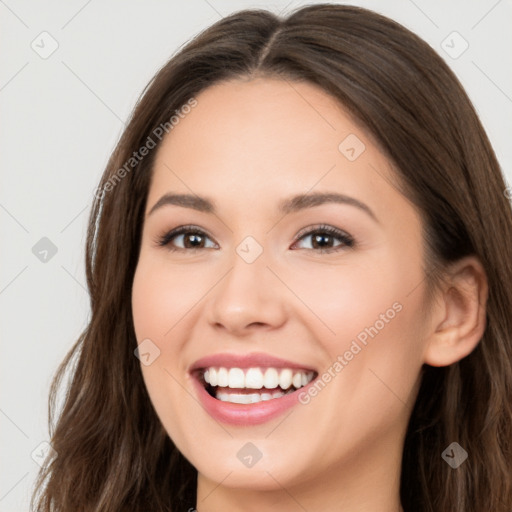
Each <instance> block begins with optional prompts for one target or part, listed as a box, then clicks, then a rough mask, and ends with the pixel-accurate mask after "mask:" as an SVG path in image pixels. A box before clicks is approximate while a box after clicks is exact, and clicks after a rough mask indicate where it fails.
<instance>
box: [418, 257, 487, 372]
mask: <svg viewBox="0 0 512 512" xmlns="http://www.w3.org/2000/svg"><path fill="white" fill-rule="evenodd" d="M487 297H488V284H487V276H486V273H485V269H484V268H483V266H482V264H481V263H480V261H479V260H478V258H477V257H475V256H468V257H465V258H462V259H461V260H458V261H457V262H455V263H454V264H452V265H451V266H450V268H449V269H448V280H447V282H446V283H445V284H444V285H443V290H442V292H440V295H439V297H438V301H437V302H436V304H435V306H434V312H433V314H432V317H431V318H432V322H433V323H432V324H431V331H430V332H431V333H430V335H429V336H428V338H427V339H426V344H425V351H424V354H423V359H424V362H425V363H426V364H429V365H430V366H448V365H450V364H452V363H455V362H457V361H459V360H460V359H463V358H464V357H466V356H467V355H468V354H470V353H471V352H472V351H473V350H474V349H475V347H476V346H477V345H478V343H479V342H480V340H481V339H482V336H483V334H484V331H485V327H486V305H487Z"/></svg>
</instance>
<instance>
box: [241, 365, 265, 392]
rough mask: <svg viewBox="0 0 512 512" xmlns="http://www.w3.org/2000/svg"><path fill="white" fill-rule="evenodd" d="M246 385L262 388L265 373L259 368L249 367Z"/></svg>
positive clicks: (251, 387)
mask: <svg viewBox="0 0 512 512" xmlns="http://www.w3.org/2000/svg"><path fill="white" fill-rule="evenodd" d="M245 387H246V388H250V389H261V388H262V387H263V373H261V370H260V369H259V368H249V369H248V370H247V373H246V374H245Z"/></svg>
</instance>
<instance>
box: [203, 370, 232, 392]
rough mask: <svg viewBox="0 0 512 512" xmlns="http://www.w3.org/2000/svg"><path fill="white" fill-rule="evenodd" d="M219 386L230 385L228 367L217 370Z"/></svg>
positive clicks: (225, 386)
mask: <svg viewBox="0 0 512 512" xmlns="http://www.w3.org/2000/svg"><path fill="white" fill-rule="evenodd" d="M205 380H206V377H205ZM210 384H211V383H210ZM217 386H219V387H221V388H227V387H228V386H229V377H228V371H227V370H226V368H219V371H218V372H217Z"/></svg>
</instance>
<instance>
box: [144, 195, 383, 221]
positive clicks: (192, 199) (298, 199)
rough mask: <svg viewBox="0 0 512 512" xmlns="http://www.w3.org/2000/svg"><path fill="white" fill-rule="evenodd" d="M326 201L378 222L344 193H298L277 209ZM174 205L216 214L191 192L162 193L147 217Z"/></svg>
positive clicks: (205, 200) (286, 210) (300, 207)
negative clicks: (361, 213)
mask: <svg viewBox="0 0 512 512" xmlns="http://www.w3.org/2000/svg"><path fill="white" fill-rule="evenodd" d="M327 203H338V204H347V205H349V206H354V207H356V208H359V209H360V210H362V211H364V212H365V213H366V214H368V215H369V216H370V217H371V218H372V219H373V220H374V221H375V222H377V223H378V222H379V221H378V219H377V217H376V216H375V214H374V213H373V211H372V210H371V209H370V208H369V207H368V206H367V205H366V204H364V203H362V202H361V201H359V200H358V199H355V198H354V197H350V196H347V195H344V194H338V193H334V192H314V193H311V194H300V195H296V196H293V197H290V198H288V199H285V200H283V201H281V202H280V203H279V206H278V209H279V211H280V212H281V213H283V214H289V213H294V212H298V211H300V210H304V209H306V208H312V207H314V206H320V205H323V204H327ZM167 205H174V206H181V207H183V208H191V209H193V210H197V211H199V212H204V213H212V214H216V209H215V206H214V202H213V201H212V200H211V199H209V198H207V197H201V196H198V195H193V194H173V193H168V194H164V195H163V196H162V197H161V198H160V199H159V200H158V201H157V202H156V203H155V204H154V205H153V207H152V208H151V210H150V211H149V212H148V217H149V216H150V215H151V214H152V213H153V212H155V211H156V210H158V209H160V208H162V207H163V206H167Z"/></svg>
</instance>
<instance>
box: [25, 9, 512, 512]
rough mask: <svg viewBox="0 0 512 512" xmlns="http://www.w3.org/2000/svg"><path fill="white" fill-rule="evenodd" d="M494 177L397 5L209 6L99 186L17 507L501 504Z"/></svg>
mask: <svg viewBox="0 0 512 512" xmlns="http://www.w3.org/2000/svg"><path fill="white" fill-rule="evenodd" d="M505 188H506V187H505V183H504V180H503V176H502V174H501V172H500V168H499V165H498V162H497V160H496V157H495V154H494V152H493V150H492V147H491V145H490V143H489V141H488V138H487V136H486V134H485V132H484V130H483V128H482V126H481V124H480V122H479V120H478V117H477V115H476V114H475V111H474V109H473V107H472V105H471V103H470V101H469V99H468V97H467V95H466V94H465V92H464V91H463V89H462V87H461V85H460V84H459V82H458V80H457V79H456V77H455V76H454V74H453V73H452V72H451V71H450V70H449V68H448V67H447V66H446V65H445V64H444V62H443V61H442V59H441V58H440V57H439V56H437V55H436V54H435V52H434V51H433V50H432V49H431V48H430V47H429V46H428V45H427V44H426V43H425V42H423V41H422V40H420V39H419V38H418V37H417V36H415V35H414V34H412V33H411V32H409V31H408V30H407V29H405V28H404V27H402V26H401V25H399V24H397V23H395V22H393V21H391V20H389V19H387V18H385V17H383V16H381V15H378V14H375V13H373V12H371V11H368V10H365V9H361V8H357V7H350V6H341V5H329V4H323V5H316V6H307V7H304V8H301V9H299V10H297V11H295V12H294V13H292V14H291V15H289V16H288V17H287V18H285V19H280V18H278V17H276V16H275V15H273V14H271V13H269V12H266V11H262V10H246V11H241V12H238V13H235V14H233V15H231V16H229V17H227V18H224V19H223V20H221V21H219V22H218V23H216V24H215V25H213V26H212V27H210V28H209V29H208V30H206V31H204V32H203V33H202V34H200V35H199V36H198V37H196V38H195V39H194V40H193V41H191V42H190V43H189V44H187V45H186V47H185V48H183V49H182V50H181V51H180V52H179V53H178V54H177V55H176V56H174V57H173V58H172V59H171V60H170V61H169V63H168V64H167V65H165V66H164V67H163V68H162V69H161V70H160V71H159V72H158V73H157V75H156V76H155V78H154V79H153V80H152V82H151V83H150V84H149V86H148V88H147V90H146V91H145V93H144V95H143V97H142V98H141V100H140V101H139V103H138V105H137V106H136V108H135V110H134V113H133V115H132V118H131V120H130V122H129V123H128V125H127V127H126V130H125V132H124V134H123V135H122V137H121V140H120V141H119V143H118V145H117V147H116V149H115V151H114V153H113V155H112V157H111V159H110V161H109V163H108V166H107V169H106V170H105V173H104V175H103V177H102V179H101V182H100V185H99V187H98V190H97V191H96V194H95V196H96V200H95V203H94V206H93V210H92V213H91V217H90V221H89V231H88V240H87V255H86V265H87V281H88V286H89V290H90V295H91V309H92V316H91V321H90V323H89V325H88V327H87V329H86V330H85V332H84V333H83V334H82V336H81V337H80V339H79V340H78V342H77V343H76V344H75V346H74V347H73V348H72V350H71V351H70V353H69V354H68V356H67V357H66V359H65V360H64V362H63V363H62V365H61V367H60V368H59V371H58V373H57V375H56V378H55V381H54V383H53V386H52V390H51V403H50V405H51V407H52V409H51V413H50V425H51V430H50V432H51V434H52V438H51V444H52V447H53V449H54V450H55V451H56V453H57V454H58V455H57V456H56V457H55V458H54V459H53V460H51V461H50V464H49V465H48V467H47V468H46V469H45V470H43V471H42V473H41V475H40V480H39V482H38V483H39V488H38V489H36V490H37V491H39V493H40V496H39V497H38V500H39V501H38V503H37V507H38V508H37V510H40V511H43V510H44V511H46V510H48V511H49V510H62V511H64V510H91V511H92V510H94V511H100V510H101V511H125V510H126V511H128V510H129V511H136V510H137V511H138V510H140V511H142V510H151V511H164V510H173V511H174V510H194V509H196V510H198V511H199V512H208V511H217V510H228V511H231V510H275V509H280V510H286V511H288V510H289V511H292V510H311V511H312V510H323V511H327V510H344V511H350V512H352V511H363V510H379V511H396V510H401V511H406V512H409V511H412V512H418V511H429V512H434V511H436V512H438V511H447V510H450V511H457V512H468V511H474V512H481V511H482V510H493V511H503V512H505V511H507V512H508V511H510V509H511V507H512V486H511V474H512V464H511V460H512V447H511V444H512V421H511V420H512V397H511V390H512V366H511V360H512V341H511V333H512V315H511V314H510V313H511V312H512V292H511V286H510V285H511V284H512V267H511V265H510V260H509V259H508V255H509V254H510V252H511V250H512V211H511V207H510V203H509V202H508V200H507V198H506V195H505V193H504V191H505ZM73 356H76V364H75V366H74V367H73V376H72V379H71V382H70V384H69V389H68V393H67V397H66V400H65V403H64V406H63V409H62V412H61V413H60V416H59V418H58V420H57V421H56V423H55V422H54V417H53V416H54V400H55V393H56V391H57V388H58V385H59V382H60V380H61V378H62V375H63V373H64V371H65V369H66V368H67V367H68V366H70V365H71V363H72V360H73ZM54 423H55V426H53V424H54ZM46 479H47V480H46ZM35 496H36V493H34V502H35V501H36V500H35Z"/></svg>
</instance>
